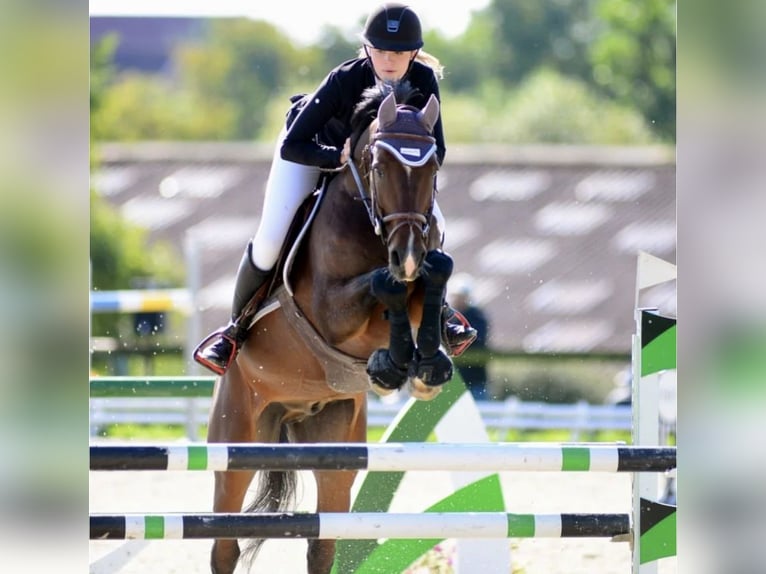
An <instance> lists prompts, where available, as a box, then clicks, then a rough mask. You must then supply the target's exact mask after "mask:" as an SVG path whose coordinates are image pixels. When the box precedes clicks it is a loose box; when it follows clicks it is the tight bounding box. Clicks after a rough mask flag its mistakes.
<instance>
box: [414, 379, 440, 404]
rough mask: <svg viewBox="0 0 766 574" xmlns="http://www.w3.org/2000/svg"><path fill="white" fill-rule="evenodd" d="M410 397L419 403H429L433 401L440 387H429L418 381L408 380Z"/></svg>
mask: <svg viewBox="0 0 766 574" xmlns="http://www.w3.org/2000/svg"><path fill="white" fill-rule="evenodd" d="M409 388H410V396H412V397H413V398H415V399H417V400H419V401H430V400H432V399H435V398H436V397H437V396H438V394H439V393H440V392H442V387H431V386H428V385H426V384H425V383H423V381H421V380H420V379H410V381H409Z"/></svg>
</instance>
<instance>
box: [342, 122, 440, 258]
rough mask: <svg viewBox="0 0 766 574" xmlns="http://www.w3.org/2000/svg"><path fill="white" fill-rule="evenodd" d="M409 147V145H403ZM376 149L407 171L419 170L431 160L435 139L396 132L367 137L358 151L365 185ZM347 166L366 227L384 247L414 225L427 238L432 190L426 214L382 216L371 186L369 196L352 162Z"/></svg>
mask: <svg viewBox="0 0 766 574" xmlns="http://www.w3.org/2000/svg"><path fill="white" fill-rule="evenodd" d="M407 144H409V145H407ZM376 149H384V150H386V151H387V152H389V153H390V154H391V155H393V156H394V157H395V158H396V159H397V161H399V163H401V164H402V165H404V166H407V167H413V168H417V167H422V166H424V165H426V164H427V163H428V162H429V161H430V160H431V157H432V156H433V155H434V153H436V139H435V138H434V137H432V136H430V135H427V134H414V133H409V132H400V131H380V130H376V131H375V133H374V134H373V135H372V136H371V137H370V141H369V143H368V144H367V145H365V147H364V149H363V150H362V158H363V160H364V161H363V162H362V163H363V165H366V167H367V170H366V173H365V177H364V179H367V180H368V181H369V176H370V171H371V166H372V154H373V152H374V150H376ZM348 165H349V167H350V169H351V173H352V174H353V176H354V181H356V186H357V188H358V190H359V195H360V196H361V198H362V201H363V202H364V205H365V207H366V208H367V215H368V216H369V218H370V223H371V224H372V227H373V229H374V230H375V235H378V236H379V237H380V238H381V241H383V244H384V245H388V241H389V238H390V237H391V236H392V235H393V234H394V233H395V232H396V231H397V230H398V229H399V228H400V227H402V226H404V225H414V226H416V227H419V228H420V232H421V234H422V236H423V237H426V236H428V233H429V231H430V221H431V214H432V213H433V207H434V195H435V191H436V186H435V185H434V186H433V187H432V189H431V200H430V201H429V204H428V210H427V212H426V213H420V212H417V211H402V212H395V213H389V214H386V215H382V214H381V213H380V208H379V202H378V200H377V196H378V193H379V192H378V190H377V186H375V185H374V184H373V183H372V182H370V186H369V194H368V193H367V186H365V184H364V179H363V178H362V176H361V175H360V174H359V170H358V168H357V166H356V162H355V161H354V159H353V158H350V159H349V161H348ZM390 223H393V224H394V225H393V227H392V228H391V229H388V227H387V224H390Z"/></svg>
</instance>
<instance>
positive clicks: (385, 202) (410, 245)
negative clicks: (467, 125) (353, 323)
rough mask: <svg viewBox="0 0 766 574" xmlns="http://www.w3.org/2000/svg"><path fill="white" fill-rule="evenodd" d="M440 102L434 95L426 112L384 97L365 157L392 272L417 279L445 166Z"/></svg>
mask: <svg viewBox="0 0 766 574" xmlns="http://www.w3.org/2000/svg"><path fill="white" fill-rule="evenodd" d="M438 118H439V101H438V100H437V99H436V97H434V96H431V98H430V99H429V100H428V103H427V104H426V105H425V107H424V108H423V110H422V111H421V110H418V109H417V108H414V107H411V106H407V105H402V104H399V105H397V103H396V100H395V95H394V94H393V93H391V94H389V95H388V96H386V97H385V99H383V101H382V102H381V103H380V106H379V107H378V112H377V117H376V118H375V119H374V120H373V121H372V123H371V124H370V127H369V130H368V132H367V133H368V135H369V141H368V143H367V145H366V146H364V150H363V151H362V153H361V154H360V155H361V164H362V166H363V171H364V172H366V177H365V178H364V179H365V181H364V182H363V185H364V186H365V187H366V188H367V190H368V193H369V206H368V208H369V211H370V216H371V218H372V220H373V225H374V226H375V232H376V233H377V234H378V235H380V237H381V239H382V240H383V242H384V243H385V245H386V248H387V249H388V264H389V270H390V271H391V274H392V275H393V276H394V277H395V278H396V279H398V280H399V281H414V280H415V279H417V278H418V276H419V275H420V272H421V267H422V263H423V260H424V259H425V255H426V252H427V251H428V248H429V237H430V236H431V233H432V230H431V219H432V212H433V206H434V196H435V193H436V189H435V179H436V171H437V170H438V169H439V162H438V160H437V157H436V141H435V139H434V137H433V135H432V133H433V127H434V125H435V124H436V121H437V120H438Z"/></svg>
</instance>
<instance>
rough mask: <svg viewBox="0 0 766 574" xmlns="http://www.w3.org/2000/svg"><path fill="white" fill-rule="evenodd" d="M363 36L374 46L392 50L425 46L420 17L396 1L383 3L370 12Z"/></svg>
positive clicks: (400, 50)
mask: <svg viewBox="0 0 766 574" xmlns="http://www.w3.org/2000/svg"><path fill="white" fill-rule="evenodd" d="M362 38H363V39H364V41H365V42H366V43H367V44H369V45H370V46H372V47H373V48H377V49H378V50H387V51H391V52H407V51H409V50H418V49H420V48H422V47H423V34H422V32H421V29H420V19H419V18H418V16H417V14H415V12H413V11H412V8H410V7H409V6H405V5H404V4H398V3H396V2H388V3H386V4H383V5H382V6H381V7H380V8H378V9H377V10H375V11H374V12H372V13H371V14H370V16H369V17H368V18H367V23H366V24H365V25H364V31H363V32H362Z"/></svg>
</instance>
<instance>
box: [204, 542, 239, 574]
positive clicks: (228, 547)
mask: <svg viewBox="0 0 766 574" xmlns="http://www.w3.org/2000/svg"><path fill="white" fill-rule="evenodd" d="M239 554H240V550H239V544H238V543H237V541H236V540H216V541H215V542H213V549H212V551H211V552H210V571H211V572H212V574H233V572H234V569H235V568H236V566H237V561H238V560H239Z"/></svg>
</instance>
